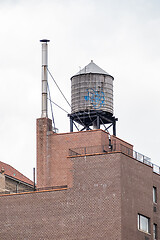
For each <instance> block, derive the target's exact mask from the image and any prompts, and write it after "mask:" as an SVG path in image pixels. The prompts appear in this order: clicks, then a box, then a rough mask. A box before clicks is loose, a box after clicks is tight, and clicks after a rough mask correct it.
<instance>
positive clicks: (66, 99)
mask: <svg viewBox="0 0 160 240" xmlns="http://www.w3.org/2000/svg"><path fill="white" fill-rule="evenodd" d="M47 71H48V73H49V75H50V76H51V78H52V80H53V81H54V83H55V84H56V86H57V88H58V90H59V91H60V93H61V94H62V96H63V98H64V99H65V100H66V102H67V103H68V105H69V106H70V107H71V104H70V103H69V102H68V100H67V98H66V97H65V96H64V94H63V92H62V91H61V89H60V87H59V86H58V84H57V83H56V81H55V79H54V77H53V76H52V74H51V72H50V71H49V69H48V68H47ZM53 103H54V102H53ZM57 106H58V105H57ZM58 107H60V106H58ZM60 108H61V107H60ZM61 109H62V108H61ZM62 110H64V109H62ZM64 111H65V110H64ZM75 115H76V116H77V118H78V119H79V121H80V122H81V125H82V126H85V124H84V123H83V122H82V120H81V119H80V117H79V116H78V115H77V113H75ZM74 125H75V124H74ZM76 128H77V127H76Z"/></svg>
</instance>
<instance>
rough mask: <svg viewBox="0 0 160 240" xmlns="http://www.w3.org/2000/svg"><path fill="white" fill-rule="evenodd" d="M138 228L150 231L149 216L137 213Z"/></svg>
mask: <svg viewBox="0 0 160 240" xmlns="http://www.w3.org/2000/svg"><path fill="white" fill-rule="evenodd" d="M138 229H139V230H142V231H144V232H146V233H149V232H150V226H149V218H148V217H145V216H143V215H141V214H138Z"/></svg>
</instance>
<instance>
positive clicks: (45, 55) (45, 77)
mask: <svg viewBox="0 0 160 240" xmlns="http://www.w3.org/2000/svg"><path fill="white" fill-rule="evenodd" d="M40 42H41V43H42V113H41V118H47V117H48V106H47V105H48V104H47V80H48V74H47V67H48V44H47V43H48V42H50V40H47V39H42V40H40Z"/></svg>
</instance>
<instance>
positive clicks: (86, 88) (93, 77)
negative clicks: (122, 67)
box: [69, 61, 118, 135]
mask: <svg viewBox="0 0 160 240" xmlns="http://www.w3.org/2000/svg"><path fill="white" fill-rule="evenodd" d="M113 80H114V78H113V77H112V76H111V75H110V74H108V73H107V72H105V71H104V70H103V69H101V68H100V67H98V66H97V65H96V64H95V63H94V62H93V61H91V62H90V63H89V64H88V65H87V66H85V67H84V68H83V69H82V70H80V71H79V72H78V73H77V74H75V75H74V76H73V77H71V114H70V115H69V117H70V131H71V132H73V124H74V122H76V123H78V124H80V125H82V129H81V131H83V130H89V129H92V128H93V129H100V126H101V125H104V126H105V130H108V128H110V127H111V126H112V127H113V135H116V121H117V120H118V119H117V118H115V117H114V116H113ZM106 125H107V126H106Z"/></svg>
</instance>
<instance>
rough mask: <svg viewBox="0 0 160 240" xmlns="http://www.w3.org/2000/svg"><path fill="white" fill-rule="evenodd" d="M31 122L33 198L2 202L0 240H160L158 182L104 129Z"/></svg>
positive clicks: (129, 148) (151, 170)
mask: <svg viewBox="0 0 160 240" xmlns="http://www.w3.org/2000/svg"><path fill="white" fill-rule="evenodd" d="M51 129H52V128H51V121H50V120H49V119H47V118H45V119H44V118H43V119H38V120H37V151H38V152H37V175H38V178H37V184H38V191H35V192H29V193H19V194H8V195H6V194H3V195H1V196H0V206H3V207H1V208H0V215H1V218H0V239H2V240H5V239H7V240H8V239H37V240H39V239H56V240H58V239H61V240H62V239H63V240H71V239H76V240H80V239H87V240H90V239H92V240H94V239H95V240H97V239H98V240H101V239H102V240H104V239H106V240H135V239H136V240H143V239H144V240H155V239H156V240H158V239H159V234H160V206H159V198H160V193H159V192H160V175H159V172H157V173H155V171H154V168H153V165H152V164H151V163H150V162H149V161H148V159H147V158H146V157H145V156H143V155H142V158H138V157H137V156H138V153H136V152H134V151H133V146H132V145H130V144H129V143H126V142H125V141H123V140H121V139H119V138H117V137H115V136H110V137H111V143H112V144H110V141H109V138H110V137H109V135H108V133H106V132H104V131H102V130H93V131H85V132H77V133H76V132H75V133H64V134H56V133H54V132H52V130H51Z"/></svg>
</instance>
